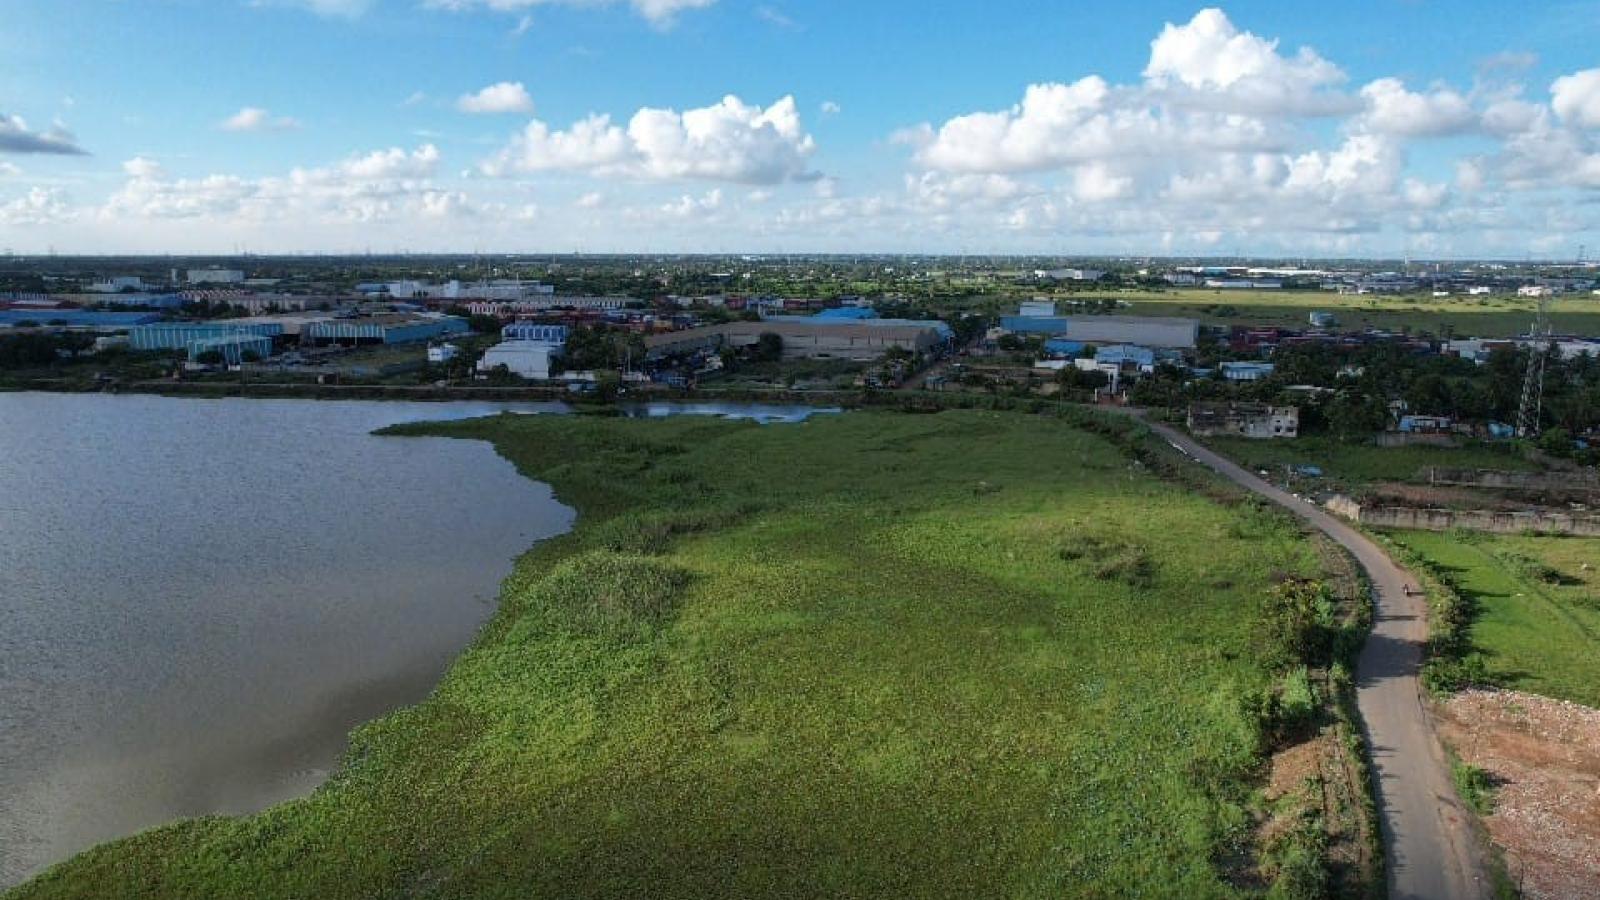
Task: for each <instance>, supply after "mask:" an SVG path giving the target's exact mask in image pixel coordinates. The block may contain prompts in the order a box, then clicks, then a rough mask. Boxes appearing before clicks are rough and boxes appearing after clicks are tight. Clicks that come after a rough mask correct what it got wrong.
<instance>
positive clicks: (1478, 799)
mask: <svg viewBox="0 0 1600 900" xmlns="http://www.w3.org/2000/svg"><path fill="white" fill-rule="evenodd" d="M1450 780H1451V781H1453V782H1455V786H1456V793H1457V794H1460V795H1461V801H1462V802H1463V803H1465V804H1467V806H1469V807H1471V808H1472V811H1473V812H1475V813H1477V814H1478V815H1480V816H1487V815H1489V814H1490V813H1492V812H1494V779H1493V778H1492V777H1490V775H1489V773H1488V772H1485V771H1484V770H1482V769H1480V768H1478V767H1477V766H1470V765H1467V764H1466V763H1464V762H1462V761H1461V760H1459V759H1456V758H1455V756H1454V755H1452V756H1451V758H1450Z"/></svg>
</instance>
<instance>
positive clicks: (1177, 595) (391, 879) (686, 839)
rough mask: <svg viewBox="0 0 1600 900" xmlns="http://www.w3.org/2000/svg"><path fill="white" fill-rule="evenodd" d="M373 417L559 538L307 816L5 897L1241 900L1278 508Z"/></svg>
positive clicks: (734, 441)
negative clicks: (430, 686)
mask: <svg viewBox="0 0 1600 900" xmlns="http://www.w3.org/2000/svg"><path fill="white" fill-rule="evenodd" d="M401 430H402V431H403V432H406V433H424V432H426V433H439V434H446V435H453V436H459V437H463V438H482V439H487V440H492V441H494V442H495V445H496V446H497V447H498V448H499V450H500V451H501V452H502V453H503V454H505V455H506V456H508V457H509V458H510V459H512V460H513V461H514V462H515V463H516V464H517V465H518V466H519V468H520V469H521V470H522V471H523V472H525V473H527V474H528V475H529V476H531V477H537V478H540V479H543V480H546V481H548V482H550V483H551V484H552V485H554V487H555V488H556V491H557V493H558V495H559V496H560V497H561V498H562V499H563V500H565V501H566V502H568V503H570V504H573V505H575V506H576V507H578V509H579V510H580V512H581V516H580V520H579V524H578V526H577V529H576V530H575V531H574V532H573V533H572V534H570V535H568V536H565V537H562V538H559V539H556V540H553V541H551V542H548V543H546V544H544V545H542V546H540V547H538V548H536V549H534V550H533V551H532V552H530V553H529V554H527V555H526V556H525V557H524V558H523V559H521V560H520V561H519V562H518V564H517V566H516V570H515V572H514V574H513V575H512V576H511V577H510V578H509V579H508V580H507V582H506V584H505V586H504V591H503V596H502V606H501V609H500V611H499V613H498V615H497V617H496V618H495V619H494V620H493V622H492V623H491V624H490V625H489V626H488V627H487V628H486V630H485V632H484V633H483V635H482V636H481V638H480V639H479V640H478V642H477V643H476V645H475V646H474V647H473V648H472V649H471V650H470V651H468V652H467V653H466V654H465V655H464V656H463V657H462V658H461V659H460V660H458V662H457V663H456V665H455V666H454V667H453V668H452V670H451V671H450V672H449V674H448V675H447V677H446V678H445V680H444V682H443V684H442V685H441V687H440V688H439V689H438V691H437V692H436V694H435V695H434V696H433V697H432V698H431V699H430V700H429V701H427V702H425V703H423V704H422V705H420V706H417V707H415V708H411V709H407V710H404V711H401V712H398V713H396V714H394V715H391V716H389V717H387V718H385V719H382V720H379V721H377V722H374V723H371V724H369V725H367V726H365V727H363V728H362V729H360V730H359V731H358V732H357V733H356V734H355V735H354V737H353V742H352V746H351V748H350V750H349V753H348V756H347V759H346V761H345V763H344V765H343V766H342V767H341V769H340V770H339V771H338V773H337V774H336V775H335V776H334V777H333V779H332V780H331V781H330V782H329V783H328V784H327V785H325V786H324V787H323V788H321V789H320V790H318V791H317V792H316V793H315V794H313V795H312V796H310V797H309V798H306V799H304V800H300V801H297V802H292V803H289V804H286V805H283V806H280V807H277V808H274V809H272V810H269V811H267V812H265V813H262V814H260V815H256V816H251V817H246V818H238V819H220V818H218V819H207V820H200V821H190V822H184V823H179V824H176V825H173V826H170V827H166V828H162V829H159V830H156V831H153V832H149V833H146V834H144V835H140V836H137V837H134V838H132V839H129V840H125V841H122V842H118V843H115V844H111V845H107V846H104V847H101V848H98V849H95V850H92V851H90V852H88V853H86V854H83V855H81V856H79V857H77V858H76V859H74V860H71V861H69V862H68V863H66V864H64V865H62V866H60V867H57V868H56V869H54V870H52V871H51V872H49V873H47V874H46V875H45V876H44V877H42V878H40V879H38V880H36V881H34V882H32V883H30V884H28V885H25V886H23V887H22V888H20V889H19V890H17V891H16V892H15V893H14V894H13V895H11V897H12V900H43V898H62V897H104V896H118V897H124V898H157V897H160V898H175V897H286V898H287V897H301V898H304V897H316V898H357V897H361V898H368V897H504V898H525V897H562V898H576V897H634V896H649V897H657V898H666V897H686V898H687V897H740V898H744V897H764V896H770V897H801V896H850V897H869V896H876V897H894V898H906V897H935V896H941V897H969V896H1010V897H1059V896H1100V897H1111V896H1130V895H1135V894H1143V895H1147V896H1148V895H1165V896H1183V897H1222V896H1233V895H1236V894H1239V893H1241V891H1242V889H1238V888H1235V887H1233V886H1231V885H1230V884H1229V883H1228V882H1227V881H1226V880H1225V879H1224V878H1223V876H1222V875H1221V874H1219V871H1218V865H1219V864H1218V862H1217V861H1218V860H1219V859H1222V858H1223V857H1224V856H1235V855H1236V854H1235V853H1234V852H1233V851H1234V850H1235V849H1236V848H1237V846H1238V845H1240V844H1244V843H1248V840H1249V837H1250V831H1251V825H1250V821H1249V818H1250V817H1249V813H1248V810H1249V808H1250V807H1251V804H1252V803H1253V802H1255V801H1254V800H1253V799H1252V798H1253V796H1254V795H1255V792H1256V790H1257V788H1258V787H1259V785H1260V783H1261V778H1262V777H1263V772H1262V765H1261V761H1262V754H1263V749H1264V748H1263V733H1262V727H1261V722H1260V718H1259V714H1258V713H1256V712H1253V711H1252V709H1253V706H1252V704H1253V703H1256V702H1259V698H1260V697H1261V696H1262V692H1263V691H1264V690H1265V689H1267V687H1268V685H1269V684H1270V683H1271V681H1272V678H1273V673H1271V672H1269V671H1267V668H1266V666H1265V665H1264V664H1263V662H1262V661H1261V660H1262V657H1263V655H1264V654H1265V652H1266V650H1265V648H1264V646H1263V641H1262V639H1261V637H1260V630H1259V625H1258V617H1259V611H1260V609H1261V603H1262V598H1263V596H1264V595H1265V594H1266V593H1267V592H1268V591H1269V587H1270V585H1271V584H1272V583H1273V581H1274V580H1275V579H1277V578H1280V577H1282V576H1283V575H1293V574H1298V575H1310V574H1314V573H1316V572H1317V571H1318V566H1319V563H1318V560H1317V557H1316V553H1315V551H1314V549H1313V548H1312V547H1311V545H1310V544H1308V542H1307V541H1306V540H1305V539H1304V538H1303V537H1302V536H1301V535H1300V534H1299V533H1298V531H1296V530H1295V528H1294V527H1293V526H1292V525H1290V524H1288V523H1287V522H1286V521H1285V519H1284V518H1282V517H1279V516H1276V515H1272V514H1269V513H1265V512H1261V511H1258V510H1257V509H1256V508H1255V507H1254V506H1253V505H1250V504H1243V505H1238V506H1226V505H1222V504H1219V503H1217V502H1214V501H1212V500H1209V499H1206V498H1204V497H1202V496H1200V495H1199V494H1196V493H1191V492H1188V491H1186V490H1184V489H1182V488H1181V487H1179V486H1177V485H1174V484H1173V483H1170V482H1166V481H1162V480H1160V479H1158V478H1156V477H1154V476H1153V475H1151V474H1149V472H1148V471H1147V470H1146V469H1145V468H1144V467H1143V466H1139V465H1135V464H1132V463H1131V462H1130V459H1129V457H1128V456H1127V455H1126V454H1125V452H1124V451H1123V450H1121V449H1119V448H1118V447H1117V446H1116V445H1114V444H1113V443H1111V442H1110V441H1109V440H1108V439H1106V438H1103V437H1099V436H1096V435H1094V434H1090V433H1088V432H1086V431H1083V430H1079V429H1076V428H1074V427H1072V426H1070V425H1068V424H1066V423H1065V422H1063V421H1061V420H1058V419H1052V418H1048V417H1043V416H1023V415H1017V414H1008V413H986V412H946V413H941V414H937V415H907V414H899V413H890V412H862V413H852V414H847V415H842V416H824V417H820V418H817V419H814V420H812V421H810V422H808V423H806V424H802V425H778V426H768V427H761V426H757V425H753V424H749V423H735V422H726V421H720V420H712V419H700V418H693V417H682V418H674V419H666V420H649V421H637V420H622V419H613V418H598V417H596V418H589V417H582V416H567V417H519V416H503V417H499V418H495V419H488V420H478V421H473V422H464V423H454V424H446V425H437V426H426V427H408V428H404V429H401ZM1243 892H1245V893H1248V891H1243Z"/></svg>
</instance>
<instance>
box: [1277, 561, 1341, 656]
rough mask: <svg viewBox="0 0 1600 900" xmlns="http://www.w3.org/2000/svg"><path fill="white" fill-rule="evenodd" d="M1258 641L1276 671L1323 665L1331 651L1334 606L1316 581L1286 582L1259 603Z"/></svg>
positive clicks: (1323, 586) (1322, 587)
mask: <svg viewBox="0 0 1600 900" xmlns="http://www.w3.org/2000/svg"><path fill="white" fill-rule="evenodd" d="M1259 627H1260V631H1261V641H1262V645H1263V650H1264V652H1265V655H1266V658H1267V659H1268V661H1269V662H1270V663H1271V664H1272V665H1273V666H1274V667H1276V668H1287V667H1290V666H1295V665H1305V664H1311V665H1324V664H1326V663H1327V662H1328V661H1329V657H1330V655H1331V653H1332V649H1333V634H1334V631H1335V622H1334V605H1333V600H1332V598H1331V597H1330V596H1329V594H1328V588H1327V586H1326V585H1324V584H1323V583H1322V582H1320V581H1309V580H1304V579H1296V578H1288V579H1285V580H1283V581H1281V582H1279V583H1278V584H1277V585H1276V586H1275V587H1273V589H1272V590H1271V591H1269V592H1268V593H1267V596H1266V597H1265V599H1264V600H1263V601H1262V610H1261V620H1260V626H1259Z"/></svg>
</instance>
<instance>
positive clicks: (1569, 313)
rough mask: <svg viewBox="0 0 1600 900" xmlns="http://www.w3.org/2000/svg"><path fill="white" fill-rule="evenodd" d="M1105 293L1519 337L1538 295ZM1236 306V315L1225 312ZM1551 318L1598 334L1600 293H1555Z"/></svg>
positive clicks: (1262, 318)
mask: <svg viewBox="0 0 1600 900" xmlns="http://www.w3.org/2000/svg"><path fill="white" fill-rule="evenodd" d="M1105 296H1111V297H1115V298H1117V299H1119V300H1125V301H1128V302H1130V303H1132V304H1133V306H1132V308H1131V309H1128V310H1125V312H1127V313H1129V314H1132V315H1146V316H1192V317H1195V318H1199V319H1201V320H1202V321H1204V322H1205V324H1207V325H1224V326H1226V325H1247V324H1248V325H1279V326H1284V327H1289V328H1305V327H1308V325H1309V321H1308V317H1309V316H1310V314H1311V313H1312V312H1314V311H1321V312H1331V313H1333V314H1334V315H1335V316H1336V317H1338V320H1339V324H1338V328H1339V329H1341V330H1360V329H1365V328H1380V329H1386V330H1390V331H1400V330H1402V329H1410V330H1411V331H1413V332H1423V331H1426V332H1429V333H1432V334H1435V335H1444V334H1451V335H1453V336H1455V337H1459V338H1468V337H1514V336H1516V335H1519V334H1526V333H1527V332H1528V330H1529V328H1530V327H1531V326H1532V324H1533V319H1534V313H1535V307H1536V305H1537V301H1535V300H1533V299H1530V298H1526V297H1514V296H1506V295H1496V296H1490V297H1439V298H1435V297H1418V296H1379V295H1366V296H1342V295H1340V294H1337V293H1334V292H1332V291H1215V290H1211V291H1208V290H1172V291H1162V292H1136V291H1114V292H1111V293H1108V294H1106V295H1105ZM1223 307H1232V310H1233V314H1232V315H1222V314H1221V313H1222V312H1224V310H1223ZM1550 321H1551V324H1552V325H1553V326H1554V328H1555V330H1556V331H1557V332H1562V333H1566V332H1570V333H1575V334H1600V297H1594V296H1590V295H1581V296H1572V297H1560V298H1553V299H1552V300H1551V303H1550Z"/></svg>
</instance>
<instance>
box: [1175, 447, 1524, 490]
mask: <svg viewBox="0 0 1600 900" xmlns="http://www.w3.org/2000/svg"><path fill="white" fill-rule="evenodd" d="M1205 443H1206V444H1207V445H1208V446H1211V447H1213V448H1215V449H1216V450H1217V451H1218V452H1219V453H1222V454H1224V455H1226V456H1228V457H1230V458H1231V459H1233V460H1234V461H1236V462H1238V463H1239V464H1240V465H1242V466H1245V467H1247V468H1249V469H1251V470H1259V469H1266V470H1268V472H1269V473H1270V474H1271V475H1272V476H1274V477H1277V476H1280V475H1281V474H1282V470H1283V467H1284V466H1286V465H1287V466H1298V465H1312V466H1318V467H1320V468H1321V469H1322V471H1323V478H1321V479H1311V480H1308V481H1306V482H1305V484H1306V486H1307V487H1310V488H1319V487H1327V488H1338V489H1341V490H1359V489H1360V487H1361V486H1363V485H1366V484H1370V483H1372V482H1375V481H1418V480H1419V478H1420V476H1421V475H1422V474H1423V473H1424V472H1425V470H1427V469H1428V468H1429V467H1434V466H1437V467H1439V468H1447V469H1506V470H1512V471H1519V472H1523V471H1532V470H1534V469H1537V468H1538V466H1537V465H1536V464H1535V463H1533V462H1530V461H1529V460H1527V459H1525V458H1524V457H1523V456H1521V455H1520V454H1519V453H1517V452H1516V451H1515V449H1514V448H1513V447H1511V446H1510V445H1509V444H1489V443H1467V444H1464V445H1463V446H1460V447H1426V446H1412V447H1379V446H1377V445H1376V444H1366V443H1347V442H1343V441H1340V440H1337V439H1335V438H1331V437H1302V438H1295V439H1293V440H1286V441H1257V440H1251V439H1249V438H1235V437H1219V438H1206V439H1205Z"/></svg>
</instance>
